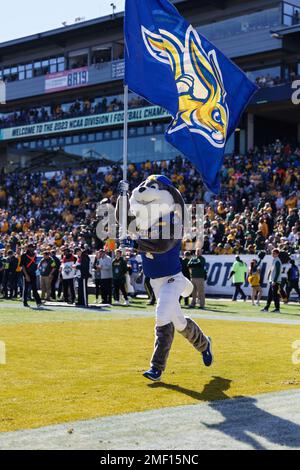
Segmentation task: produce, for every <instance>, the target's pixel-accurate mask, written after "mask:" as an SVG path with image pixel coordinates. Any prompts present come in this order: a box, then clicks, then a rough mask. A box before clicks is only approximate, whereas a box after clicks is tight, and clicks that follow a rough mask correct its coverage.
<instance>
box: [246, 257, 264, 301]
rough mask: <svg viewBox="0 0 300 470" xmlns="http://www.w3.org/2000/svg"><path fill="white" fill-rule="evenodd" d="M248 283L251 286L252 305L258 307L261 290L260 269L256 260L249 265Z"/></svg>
mask: <svg viewBox="0 0 300 470" xmlns="http://www.w3.org/2000/svg"><path fill="white" fill-rule="evenodd" d="M248 282H249V284H250V286H251V300H252V305H255V302H256V305H260V299H261V296H262V288H261V285H260V282H261V280H260V269H259V263H258V262H257V261H256V259H253V260H252V261H251V263H250V268H249V274H248Z"/></svg>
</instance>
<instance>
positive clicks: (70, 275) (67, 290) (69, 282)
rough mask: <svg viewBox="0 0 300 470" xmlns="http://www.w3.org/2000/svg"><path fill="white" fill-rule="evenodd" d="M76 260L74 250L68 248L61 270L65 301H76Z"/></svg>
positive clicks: (71, 302) (72, 302)
mask: <svg viewBox="0 0 300 470" xmlns="http://www.w3.org/2000/svg"><path fill="white" fill-rule="evenodd" d="M76 262H77V258H76V257H75V256H74V255H73V254H72V251H71V250H70V249H68V248H67V249H66V250H65V252H64V256H63V258H62V261H61V266H60V272H61V276H62V287H63V294H64V301H65V302H66V303H70V304H74V303H75V297H76V296H75V288H74V280H75V275H76V271H75V265H76Z"/></svg>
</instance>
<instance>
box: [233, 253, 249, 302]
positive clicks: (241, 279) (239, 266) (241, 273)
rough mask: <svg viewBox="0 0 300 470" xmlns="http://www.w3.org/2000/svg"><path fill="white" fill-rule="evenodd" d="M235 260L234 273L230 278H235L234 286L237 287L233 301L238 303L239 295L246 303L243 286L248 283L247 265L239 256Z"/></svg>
mask: <svg viewBox="0 0 300 470" xmlns="http://www.w3.org/2000/svg"><path fill="white" fill-rule="evenodd" d="M235 259H236V261H235V263H234V264H233V266H232V271H231V273H230V277H229V278H231V277H233V285H234V287H235V292H234V295H233V298H232V301H233V302H236V301H237V298H238V295H239V294H240V295H241V297H242V299H243V300H244V302H246V300H247V296H246V294H245V293H244V291H243V289H242V285H243V284H245V281H246V274H247V265H246V263H244V262H243V261H242V260H241V258H240V257H239V256H236V257H235Z"/></svg>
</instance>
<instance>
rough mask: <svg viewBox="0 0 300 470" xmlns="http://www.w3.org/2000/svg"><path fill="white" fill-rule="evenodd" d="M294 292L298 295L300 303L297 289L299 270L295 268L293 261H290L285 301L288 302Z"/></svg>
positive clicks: (299, 290) (299, 298)
mask: <svg viewBox="0 0 300 470" xmlns="http://www.w3.org/2000/svg"><path fill="white" fill-rule="evenodd" d="M293 289H294V290H295V291H296V293H297V294H298V300H299V302H300V289H299V268H298V266H296V263H295V260H294V259H292V260H291V267H290V269H289V270H288V285H287V289H286V293H287V300H288V301H289V299H290V295H291V292H292V290H293Z"/></svg>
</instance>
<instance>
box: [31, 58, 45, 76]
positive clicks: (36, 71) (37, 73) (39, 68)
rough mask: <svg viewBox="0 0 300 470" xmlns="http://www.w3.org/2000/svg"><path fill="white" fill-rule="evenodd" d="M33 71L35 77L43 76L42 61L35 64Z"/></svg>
mask: <svg viewBox="0 0 300 470" xmlns="http://www.w3.org/2000/svg"><path fill="white" fill-rule="evenodd" d="M33 69H34V72H33V73H34V76H35V77H39V76H40V75H42V74H43V70H42V62H41V61H37V62H34V64H33Z"/></svg>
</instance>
